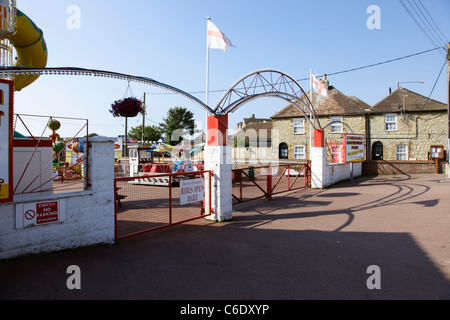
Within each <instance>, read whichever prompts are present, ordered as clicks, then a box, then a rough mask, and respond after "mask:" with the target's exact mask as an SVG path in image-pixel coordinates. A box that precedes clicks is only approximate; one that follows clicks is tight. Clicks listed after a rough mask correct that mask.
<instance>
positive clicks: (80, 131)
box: [13, 114, 89, 195]
mask: <svg viewBox="0 0 450 320" xmlns="http://www.w3.org/2000/svg"><path fill="white" fill-rule="evenodd" d="M36 131H37V132H38V133H37V134H36ZM61 135H64V136H65V138H63V137H61ZM88 135H89V131H88V120H87V119H77V118H64V117H53V116H38V115H24V114H15V120H14V143H13V148H14V194H15V195H19V194H30V193H66V192H75V191H81V190H84V189H86V188H87V187H89V178H88V172H89V170H88V157H89V153H88V148H87V145H88V142H89V138H88ZM79 136H82V137H83V138H79ZM82 140H83V141H82ZM84 146H86V147H84Z"/></svg>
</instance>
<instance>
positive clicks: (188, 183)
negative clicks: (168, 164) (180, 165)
mask: <svg viewBox="0 0 450 320" xmlns="http://www.w3.org/2000/svg"><path fill="white" fill-rule="evenodd" d="M204 183H205V182H204V180H203V179H193V180H182V181H180V204H181V205H182V206H184V205H186V204H190V203H195V202H200V201H203V199H204V192H203V191H204Z"/></svg>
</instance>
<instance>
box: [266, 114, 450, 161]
mask: <svg viewBox="0 0 450 320" xmlns="http://www.w3.org/2000/svg"><path fill="white" fill-rule="evenodd" d="M293 119H294V118H275V119H273V132H274V133H278V141H276V140H275V139H274V140H273V146H274V148H275V147H277V146H279V144H280V143H283V142H284V143H286V144H287V145H288V147H289V159H294V146H295V145H304V146H305V149H306V156H307V157H308V156H309V144H310V138H309V129H310V126H309V122H308V121H305V133H304V134H294V123H293ZM342 120H343V122H345V123H346V124H347V125H348V126H349V127H350V128H351V129H352V131H353V133H355V134H364V135H366V137H367V141H368V146H366V150H367V152H366V159H368V160H371V159H372V152H371V151H372V145H373V144H374V143H375V142H377V141H379V142H381V143H382V144H383V152H384V157H383V159H384V160H396V146H397V145H407V146H408V159H409V160H428V159H429V158H428V153H429V151H430V146H431V145H442V146H444V149H445V153H446V159H448V135H447V132H448V128H447V127H448V117H447V113H446V112H437V111H436V112H426V113H411V112H409V113H407V114H406V115H403V116H402V115H401V114H400V113H398V114H397V130H396V131H386V123H385V114H370V117H369V123H368V125H369V133H370V134H368V133H367V132H366V116H365V115H364V114H361V115H355V116H343V117H342ZM330 122H331V119H330V117H320V124H321V126H322V127H325V126H326V125H328V124H329V123H330ZM342 133H351V131H350V129H349V128H347V127H346V126H343V132H342ZM325 140H326V141H327V142H329V141H330V140H342V134H340V133H331V126H329V127H327V128H326V129H325Z"/></svg>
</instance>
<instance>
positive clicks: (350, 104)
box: [272, 86, 370, 119]
mask: <svg viewBox="0 0 450 320" xmlns="http://www.w3.org/2000/svg"><path fill="white" fill-rule="evenodd" d="M328 90H329V92H328V99H325V98H323V97H321V96H315V98H314V103H313V104H314V108H315V110H316V114H317V115H318V116H319V117H320V116H330V115H360V114H365V113H366V111H365V109H370V106H369V105H368V104H367V103H365V102H364V101H362V100H360V99H358V98H356V97H348V96H346V95H345V94H343V93H342V92H340V91H339V90H337V89H336V88H334V87H331V86H330V87H329V88H328ZM307 94H308V96H309V92H308V93H307ZM302 99H303V101H305V102H306V98H305V97H302ZM305 112H307V110H305ZM302 116H303V113H302V112H301V111H300V110H298V109H297V107H296V106H294V105H293V104H290V105H288V106H287V107H285V108H284V109H283V110H281V111H280V112H278V113H276V114H275V115H273V116H272V119H276V118H291V117H302Z"/></svg>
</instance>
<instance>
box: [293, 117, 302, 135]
mask: <svg viewBox="0 0 450 320" xmlns="http://www.w3.org/2000/svg"><path fill="white" fill-rule="evenodd" d="M296 130H298V131H296ZM294 134H305V119H294Z"/></svg>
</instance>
